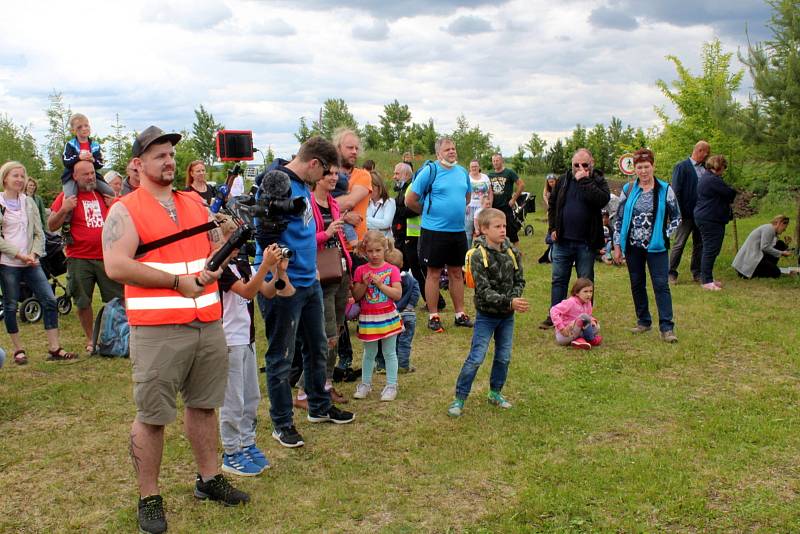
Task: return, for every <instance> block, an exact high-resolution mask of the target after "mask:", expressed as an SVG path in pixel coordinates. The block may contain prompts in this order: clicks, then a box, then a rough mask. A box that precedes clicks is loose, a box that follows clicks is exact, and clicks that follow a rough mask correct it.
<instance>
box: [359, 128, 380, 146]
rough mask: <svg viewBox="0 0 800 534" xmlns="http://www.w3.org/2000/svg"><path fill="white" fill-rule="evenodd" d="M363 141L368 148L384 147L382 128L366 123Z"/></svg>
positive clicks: (362, 136)
mask: <svg viewBox="0 0 800 534" xmlns="http://www.w3.org/2000/svg"><path fill="white" fill-rule="evenodd" d="M361 141H362V142H363V143H364V148H365V149H367V150H378V149H381V148H384V145H383V140H382V138H381V132H380V130H378V129H377V128H376V127H375V126H373V125H371V124H370V123H366V124H365V125H364V131H363V132H362V135H361Z"/></svg>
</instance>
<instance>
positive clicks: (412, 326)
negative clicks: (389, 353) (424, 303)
mask: <svg viewBox="0 0 800 534" xmlns="http://www.w3.org/2000/svg"><path fill="white" fill-rule="evenodd" d="M400 317H402V318H403V326H404V327H405V330H403V331H402V332H400V335H399V336H398V337H397V366H398V367H400V368H401V369H410V368H411V342H412V341H414V331H415V330H416V329H417V314H416V312H414V311H413V310H411V311H404V312H403V313H401V314H400Z"/></svg>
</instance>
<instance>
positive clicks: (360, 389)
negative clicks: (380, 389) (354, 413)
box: [353, 382, 372, 399]
mask: <svg viewBox="0 0 800 534" xmlns="http://www.w3.org/2000/svg"><path fill="white" fill-rule="evenodd" d="M370 391H372V386H371V385H369V384H364V383H363V382H362V383H361V384H359V385H357V386H356V392H355V393H353V398H354V399H366V398H367V395H369V392H370Z"/></svg>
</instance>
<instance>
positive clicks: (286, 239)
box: [256, 136, 355, 447]
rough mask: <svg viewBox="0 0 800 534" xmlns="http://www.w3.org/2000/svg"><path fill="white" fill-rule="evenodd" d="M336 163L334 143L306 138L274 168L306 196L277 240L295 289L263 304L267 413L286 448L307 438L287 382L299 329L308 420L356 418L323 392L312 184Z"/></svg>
mask: <svg viewBox="0 0 800 534" xmlns="http://www.w3.org/2000/svg"><path fill="white" fill-rule="evenodd" d="M338 165H339V155H338V153H337V152H336V147H335V146H333V144H332V143H331V142H330V141H328V140H326V139H324V138H322V137H319V136H317V137H312V138H311V139H309V140H308V141H306V142H305V143H303V145H302V146H301V147H300V150H299V151H298V152H297V157H295V158H294V159H293V160H292V161H290V162H289V163H287V164H286V165H285V166H279V167H277V168H276V170H278V171H282V172H285V173H286V174H287V175H288V176H289V180H290V183H291V187H292V192H291V196H292V197H301V198H304V199H305V201H306V210H305V211H304V212H303V213H301V214H299V215H290V216H287V217H286V222H287V226H286V229H285V230H284V231H283V232H281V235H280V238H279V240H278V242H279V243H280V244H281V245H282V246H285V247H288V248H289V249H290V250H292V251H293V252H294V255H293V256H292V258H291V260H290V261H289V267H288V269H287V270H286V273H287V275H288V276H289V280H290V282H291V283H292V285H293V286H294V287H295V293H294V295H292V296H291V297H280V298H274V299H270V300H267V301H266V303H265V307H264V308H265V309H264V312H265V313H264V323H265V326H266V331H267V338H268V339H269V348H267V353H266V355H265V359H266V361H267V392H268V394H269V400H270V409H269V415H270V417H271V418H272V425H273V426H274V427H275V430H274V432H272V437H273V438H275V439H276V440H278V442H280V444H281V445H283V446H284V447H300V446H302V445H303V443H304V442H303V438H302V437H301V436H300V434H299V433H298V432H297V429H296V428H295V427H294V423H293V421H292V388H291V386H290V385H289V370H290V369H291V367H292V359H293V358H294V350H295V338H296V336H297V334H298V333H299V334H300V335H302V336H303V342H304V345H305V346H306V350H304V351H303V359H304V360H306V359H307V360H308V361H304V362H303V368H304V370H305V371H306V372H305V391H306V394H307V395H308V420H309V421H311V422H312V423H323V422H331V423H338V424H342V423H349V422H351V421H352V420H353V419H354V418H355V416H354V415H353V414H352V413H350V412H345V411H343V410H339V409H338V408H337V407H336V406H334V405H333V404H331V397H330V394H329V393H328V392H326V391H325V366H326V364H327V358H328V338H327V336H326V335H325V325H324V314H323V310H322V289H321V288H320V285H319V280H318V279H317V238H316V234H317V226H316V223H315V221H314V214H313V211H312V208H311V195H310V193H309V188H308V186H309V185H313V184H315V183H316V182H318V181H319V180H321V179H322V177H323V176H326V175H329V174H335V173H336V172H337V167H338ZM265 238H266V236H265V235H262V234H261V233H257V234H256V239H257V240H258V241H259V245H260V246H261V247H262V248H265V247H266V246H268V245H269V244H270V243H268V242H266V241H265Z"/></svg>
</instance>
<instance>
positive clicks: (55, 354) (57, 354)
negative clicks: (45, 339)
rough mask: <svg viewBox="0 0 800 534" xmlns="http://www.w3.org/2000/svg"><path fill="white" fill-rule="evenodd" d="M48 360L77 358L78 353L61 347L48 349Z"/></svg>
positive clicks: (59, 360) (61, 360) (63, 360)
mask: <svg viewBox="0 0 800 534" xmlns="http://www.w3.org/2000/svg"><path fill="white" fill-rule="evenodd" d="M47 353H48V354H49V356H48V357H47V361H48V362H67V361H70V360H77V359H78V355H77V354H75V353H74V352H67V351H65V350H64V349H63V348H61V347H58V348H57V349H56V350H48V351H47Z"/></svg>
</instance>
